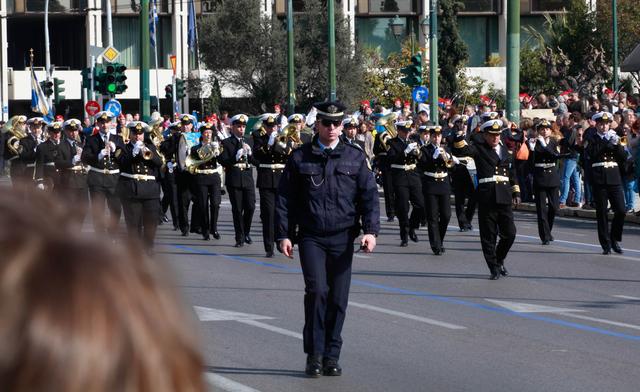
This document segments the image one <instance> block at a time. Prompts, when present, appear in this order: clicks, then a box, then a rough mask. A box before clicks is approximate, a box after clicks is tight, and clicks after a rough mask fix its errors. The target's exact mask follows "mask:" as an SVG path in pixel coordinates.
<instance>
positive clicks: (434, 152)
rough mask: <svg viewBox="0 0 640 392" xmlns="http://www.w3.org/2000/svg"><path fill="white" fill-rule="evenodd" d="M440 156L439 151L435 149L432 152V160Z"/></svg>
mask: <svg viewBox="0 0 640 392" xmlns="http://www.w3.org/2000/svg"><path fill="white" fill-rule="evenodd" d="M439 156H440V149H439V148H436V149H435V150H433V159H437V158H438V157H439Z"/></svg>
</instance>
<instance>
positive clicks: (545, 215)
mask: <svg viewBox="0 0 640 392" xmlns="http://www.w3.org/2000/svg"><path fill="white" fill-rule="evenodd" d="M536 128H537V129H538V137H537V138H536V139H529V149H530V150H531V151H533V166H534V167H533V191H534V195H535V202H536V213H537V215H538V234H539V235H540V241H542V245H549V243H550V242H551V241H553V236H552V235H551V230H553V221H554V220H555V217H556V214H557V213H558V209H559V208H560V204H559V199H560V176H559V175H558V168H557V167H556V163H557V161H558V159H559V158H560V157H561V155H560V146H559V144H558V142H557V140H556V139H554V138H552V137H550V136H551V124H550V123H549V121H547V120H542V121H540V122H539V123H538V125H537V127H536Z"/></svg>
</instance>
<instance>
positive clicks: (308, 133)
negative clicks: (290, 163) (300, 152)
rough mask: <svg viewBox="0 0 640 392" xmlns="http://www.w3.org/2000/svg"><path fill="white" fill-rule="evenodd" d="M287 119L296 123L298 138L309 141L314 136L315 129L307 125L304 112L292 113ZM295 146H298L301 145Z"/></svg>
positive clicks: (305, 141)
mask: <svg viewBox="0 0 640 392" xmlns="http://www.w3.org/2000/svg"><path fill="white" fill-rule="evenodd" d="M287 120H288V121H289V124H293V125H295V127H296V129H297V130H298V138H299V139H300V141H301V142H302V143H309V142H310V141H311V138H312V137H313V130H311V129H310V128H307V127H305V125H306V124H305V118H304V116H303V115H302V114H300V113H294V114H292V115H290V116H289V118H288V119H287ZM293 147H294V148H297V147H300V146H293Z"/></svg>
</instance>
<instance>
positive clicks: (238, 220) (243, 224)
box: [227, 186, 256, 242]
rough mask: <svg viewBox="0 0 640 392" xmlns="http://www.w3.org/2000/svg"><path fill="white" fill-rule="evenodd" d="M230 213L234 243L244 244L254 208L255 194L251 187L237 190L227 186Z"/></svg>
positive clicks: (249, 229)
mask: <svg viewBox="0 0 640 392" xmlns="http://www.w3.org/2000/svg"><path fill="white" fill-rule="evenodd" d="M227 192H228V193H229V200H230V201H231V213H232V215H233V229H234V231H235V232H236V242H244V237H245V236H246V235H249V232H250V231H251V220H252V219H253V212H254V211H255V208H256V193H255V188H254V187H253V186H251V187H249V188H237V187H232V186H228V187H227Z"/></svg>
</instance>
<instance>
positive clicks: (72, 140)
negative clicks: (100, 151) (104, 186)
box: [56, 118, 89, 224]
mask: <svg viewBox="0 0 640 392" xmlns="http://www.w3.org/2000/svg"><path fill="white" fill-rule="evenodd" d="M62 128H64V133H65V135H64V138H63V140H62V142H61V143H60V145H59V146H58V150H59V154H58V159H57V160H56V168H57V169H58V170H59V171H60V187H59V188H60V192H61V193H63V194H64V197H65V198H66V200H67V201H68V203H69V205H71V206H73V209H74V211H75V214H76V215H75V218H76V220H77V222H78V223H79V224H82V222H83V221H84V216H85V213H86V211H85V209H86V207H87V206H88V202H89V194H88V191H87V172H86V170H85V168H84V167H83V166H82V146H83V145H84V144H83V143H82V142H81V139H80V136H79V133H80V132H81V131H82V124H81V123H80V120H77V119H75V118H72V119H69V120H67V121H65V122H64V123H63V124H62Z"/></svg>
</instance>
